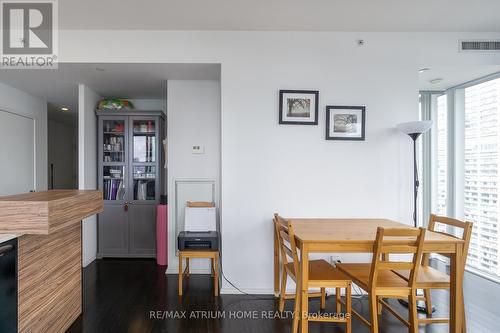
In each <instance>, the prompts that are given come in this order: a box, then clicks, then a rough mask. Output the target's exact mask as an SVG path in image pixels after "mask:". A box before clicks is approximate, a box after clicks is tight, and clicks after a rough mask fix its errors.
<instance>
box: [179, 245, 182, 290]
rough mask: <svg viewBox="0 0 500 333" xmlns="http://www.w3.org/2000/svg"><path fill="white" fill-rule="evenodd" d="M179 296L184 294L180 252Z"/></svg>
mask: <svg viewBox="0 0 500 333" xmlns="http://www.w3.org/2000/svg"><path fill="white" fill-rule="evenodd" d="M179 296H182V256H181V255H180V254H179Z"/></svg>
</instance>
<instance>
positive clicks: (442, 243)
mask: <svg viewBox="0 0 500 333" xmlns="http://www.w3.org/2000/svg"><path fill="white" fill-rule="evenodd" d="M285 220H286V221H289V222H291V225H292V227H293V230H294V233H295V241H296V243H297V248H298V249H299V250H300V254H301V258H300V265H299V266H300V277H299V278H298V281H297V282H298V283H300V295H299V297H300V298H299V299H300V313H301V314H302V315H301V320H300V322H301V323H300V327H301V332H302V333H307V332H308V315H307V314H308V313H309V308H308V305H309V302H308V287H307V285H308V284H307V282H308V276H309V272H308V268H309V255H310V254H311V253H323V254H324V253H373V246H374V243H375V236H376V234H377V228H379V227H383V228H412V227H411V226H408V225H406V224H403V223H399V222H395V221H392V220H388V219H370V218H363V219H340V218H285ZM463 246H464V242H463V240H461V239H458V238H454V237H451V236H448V235H445V234H442V233H438V232H433V231H429V230H427V232H426V234H425V241H424V247H423V252H424V253H446V254H449V256H450V294H449V295H450V304H449V318H450V322H449V325H450V327H449V332H451V333H459V332H461V330H462V327H461V325H462V323H463V318H462V307H461V305H462V302H463V291H462V282H463V266H462V261H463V260H465V258H462V257H463V254H462V253H463ZM279 277H280V257H279V243H278V238H277V235H276V232H275V234H274V292H275V296H276V295H278V294H279V287H280V286H279V283H280V282H279V281H280V279H279Z"/></svg>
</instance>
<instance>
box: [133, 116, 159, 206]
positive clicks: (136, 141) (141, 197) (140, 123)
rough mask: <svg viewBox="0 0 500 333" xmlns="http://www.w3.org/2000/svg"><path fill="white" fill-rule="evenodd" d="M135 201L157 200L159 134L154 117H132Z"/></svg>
mask: <svg viewBox="0 0 500 333" xmlns="http://www.w3.org/2000/svg"><path fill="white" fill-rule="evenodd" d="M131 127H132V143H131V145H132V147H131V149H132V152H131V154H132V166H131V167H132V179H133V200H134V201H155V200H156V195H157V193H156V191H157V174H156V172H157V170H156V165H157V140H158V138H157V135H158V128H157V127H158V124H157V121H156V119H154V118H134V119H131Z"/></svg>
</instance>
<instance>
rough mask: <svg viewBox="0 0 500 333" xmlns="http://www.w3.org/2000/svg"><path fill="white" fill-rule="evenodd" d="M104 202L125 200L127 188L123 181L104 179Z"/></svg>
mask: <svg viewBox="0 0 500 333" xmlns="http://www.w3.org/2000/svg"><path fill="white" fill-rule="evenodd" d="M103 192H104V200H123V199H124V198H125V186H124V185H123V180H122V179H104V182H103Z"/></svg>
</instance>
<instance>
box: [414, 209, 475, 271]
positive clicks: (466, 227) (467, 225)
mask: <svg viewBox="0 0 500 333" xmlns="http://www.w3.org/2000/svg"><path fill="white" fill-rule="evenodd" d="M437 223H441V224H444V225H445V226H446V231H440V230H436V228H437ZM472 227H473V223H472V222H462V221H460V220H457V219H453V218H451V217H446V216H439V215H434V214H431V215H430V216H429V225H428V226H427V229H429V230H430V231H434V232H437V233H440V234H444V235H447V236H450V237H454V238H458V239H461V240H463V241H464V252H463V258H465V259H466V260H467V254H468V253H469V244H470V238H471V236H472ZM452 228H455V229H461V230H462V237H457V236H456V235H455V234H454V233H450V230H451V229H452ZM440 255H442V256H445V257H448V258H449V257H450V254H447V253H440ZM466 260H464V267H465V262H466ZM428 263H429V254H428V253H426V254H424V257H423V259H422V264H423V265H427V264H428Z"/></svg>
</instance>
